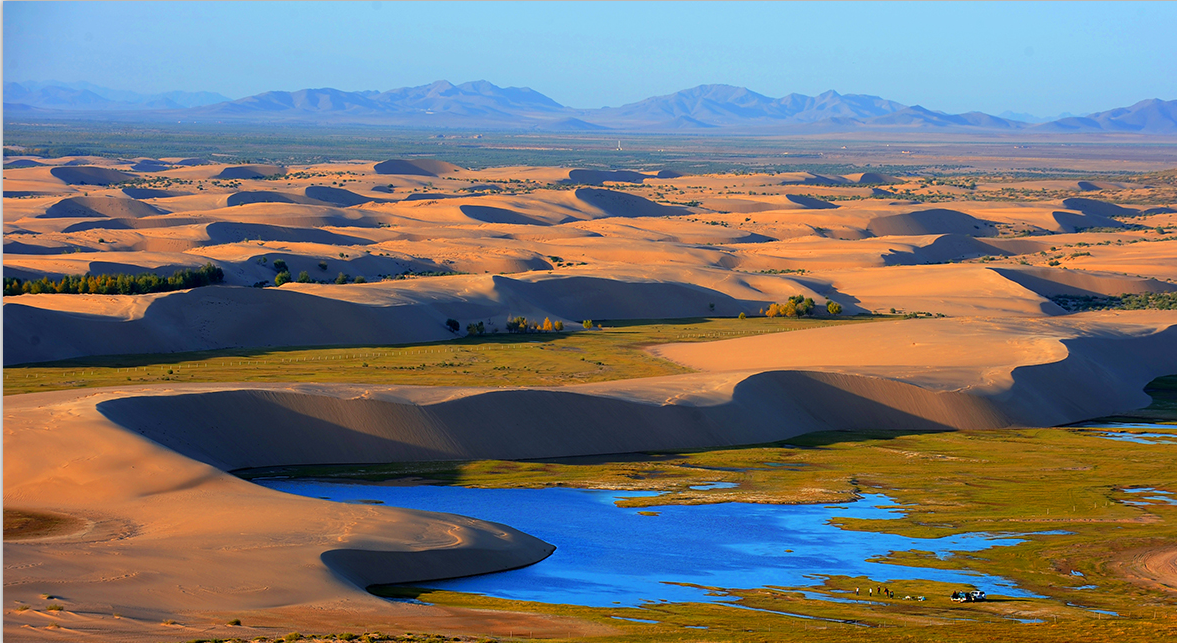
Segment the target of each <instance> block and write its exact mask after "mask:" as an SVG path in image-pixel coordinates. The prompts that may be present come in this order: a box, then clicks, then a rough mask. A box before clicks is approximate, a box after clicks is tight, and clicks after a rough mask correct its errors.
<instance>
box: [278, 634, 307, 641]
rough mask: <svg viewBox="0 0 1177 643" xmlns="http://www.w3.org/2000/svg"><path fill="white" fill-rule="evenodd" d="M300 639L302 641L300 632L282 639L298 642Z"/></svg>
mask: <svg viewBox="0 0 1177 643" xmlns="http://www.w3.org/2000/svg"><path fill="white" fill-rule="evenodd" d="M300 639H302V634H299V633H298V632H291V633H290V634H287V635H286V636H283V637H282V640H283V641H298V640H300Z"/></svg>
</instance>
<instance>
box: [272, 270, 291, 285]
mask: <svg viewBox="0 0 1177 643" xmlns="http://www.w3.org/2000/svg"><path fill="white" fill-rule="evenodd" d="M286 283H290V271H288V270H283V271H282V272H280V273H278V274H276V275H274V285H275V286H281V285H282V284H286Z"/></svg>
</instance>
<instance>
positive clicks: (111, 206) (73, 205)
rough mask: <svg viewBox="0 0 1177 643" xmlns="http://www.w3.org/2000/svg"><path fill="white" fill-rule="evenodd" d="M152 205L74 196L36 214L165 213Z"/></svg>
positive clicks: (69, 216) (60, 216)
mask: <svg viewBox="0 0 1177 643" xmlns="http://www.w3.org/2000/svg"><path fill="white" fill-rule="evenodd" d="M166 213H167V211H166V210H161V209H160V208H157V207H155V206H153V205H150V204H147V203H143V202H142V201H136V200H135V199H116V198H110V197H100V196H89V197H87V196H75V197H70V198H68V199H62V200H60V201H58V202H57V203H54V204H53V205H51V206H49V207H48V208H47V209H46V210H45V213H44V214H41V215H38V217H39V218H44V219H79V218H94V217H108V218H112V219H118V218H130V217H134V218H137V217H149V216H154V215H157V214H166Z"/></svg>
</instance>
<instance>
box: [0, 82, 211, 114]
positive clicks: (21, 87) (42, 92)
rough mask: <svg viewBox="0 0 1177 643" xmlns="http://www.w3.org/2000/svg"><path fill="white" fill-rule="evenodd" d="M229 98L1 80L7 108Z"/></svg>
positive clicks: (133, 105) (132, 105)
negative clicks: (139, 92)
mask: <svg viewBox="0 0 1177 643" xmlns="http://www.w3.org/2000/svg"><path fill="white" fill-rule="evenodd" d="M228 100H229V97H228V96H223V95H221V94H218V93H216V92H165V93H162V94H138V93H135V92H131V91H124V90H118V89H108V88H106V87H100V86H98V85H93V84H91V83H62V82H57V81H49V82H44V83H37V82H27V83H4V103H5V109H6V110H7V109H8V105H7V104H8V103H16V104H20V105H28V106H30V107H38V108H41V109H59V110H71V111H72V110H78V111H98V110H101V111H108V110H172V109H185V108H188V107H200V106H202V105H212V104H214V103H223V102H226V101H228Z"/></svg>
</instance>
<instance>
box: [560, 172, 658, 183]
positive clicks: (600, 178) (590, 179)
mask: <svg viewBox="0 0 1177 643" xmlns="http://www.w3.org/2000/svg"><path fill="white" fill-rule="evenodd" d="M653 178H667V177H660V176H657V175H655V174H645V173H643V172H635V171H633V170H569V171H568V178H567V179H565V182H567V183H570V184H573V185H604V184H605V182H606V181H614V182H617V183H641V182H643V181H645V180H646V179H653Z"/></svg>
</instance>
